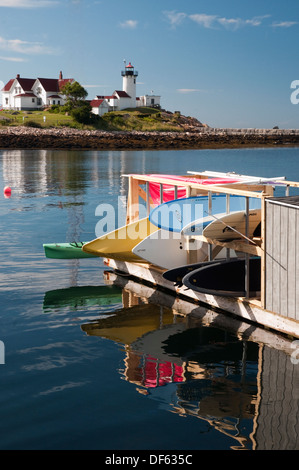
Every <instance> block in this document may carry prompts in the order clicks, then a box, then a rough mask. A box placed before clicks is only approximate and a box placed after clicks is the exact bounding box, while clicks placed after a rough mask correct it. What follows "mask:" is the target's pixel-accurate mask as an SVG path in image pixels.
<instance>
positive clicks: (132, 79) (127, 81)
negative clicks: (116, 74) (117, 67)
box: [121, 62, 138, 108]
mask: <svg viewBox="0 0 299 470" xmlns="http://www.w3.org/2000/svg"><path fill="white" fill-rule="evenodd" d="M121 75H122V77H123V91H125V92H126V93H127V94H128V95H129V96H130V98H131V102H130V107H131V108H135V107H136V78H137V77H138V72H136V70H134V67H133V65H132V64H131V62H129V64H128V65H127V66H125V70H122V72H121ZM128 107H129V106H128Z"/></svg>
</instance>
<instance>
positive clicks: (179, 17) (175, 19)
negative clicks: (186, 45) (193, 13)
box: [163, 11, 187, 27]
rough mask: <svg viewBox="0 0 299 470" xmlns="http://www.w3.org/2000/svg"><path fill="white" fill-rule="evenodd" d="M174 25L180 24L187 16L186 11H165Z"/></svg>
mask: <svg viewBox="0 0 299 470" xmlns="http://www.w3.org/2000/svg"><path fill="white" fill-rule="evenodd" d="M163 13H164V15H165V16H166V18H167V19H168V21H169V23H170V25H171V26H172V27H175V26H178V25H179V24H181V23H182V21H183V20H184V19H185V18H186V17H187V15H186V13H178V12H176V11H164V12H163Z"/></svg>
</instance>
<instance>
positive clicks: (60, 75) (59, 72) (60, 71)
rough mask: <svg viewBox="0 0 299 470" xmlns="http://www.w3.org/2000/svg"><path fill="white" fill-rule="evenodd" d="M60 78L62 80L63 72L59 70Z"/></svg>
mask: <svg viewBox="0 0 299 470" xmlns="http://www.w3.org/2000/svg"><path fill="white" fill-rule="evenodd" d="M59 80H62V72H61V71H60V72H59Z"/></svg>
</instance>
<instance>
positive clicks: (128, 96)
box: [114, 90, 131, 98]
mask: <svg viewBox="0 0 299 470" xmlns="http://www.w3.org/2000/svg"><path fill="white" fill-rule="evenodd" d="M114 93H117V94H118V96H119V97H120V98H131V97H130V95H128V93H127V92H126V91H120V90H119V91H118V90H115V92H114Z"/></svg>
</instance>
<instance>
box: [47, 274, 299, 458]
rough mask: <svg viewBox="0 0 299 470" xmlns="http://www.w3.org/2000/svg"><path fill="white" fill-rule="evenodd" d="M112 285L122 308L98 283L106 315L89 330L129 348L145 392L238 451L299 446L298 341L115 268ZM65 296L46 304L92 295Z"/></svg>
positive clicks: (134, 379)
mask: <svg viewBox="0 0 299 470" xmlns="http://www.w3.org/2000/svg"><path fill="white" fill-rule="evenodd" d="M106 282H107V283H108V284H109V287H112V290H111V291H110V292H111V294H112V296H113V295H118V296H119V295H120V291H115V290H113V289H119V288H121V289H122V291H121V292H122V294H121V295H122V306H121V307H120V305H119V304H118V306H117V307H116V309H115V310H114V311H112V310H110V311H109V309H108V303H109V301H108V297H107V292H105V288H103V290H102V294H103V296H100V297H101V298H99V293H101V291H99V290H97V291H96V288H94V289H95V290H94V291H93V292H92V291H90V293H91V294H92V295H91V297H90V301H91V302H92V303H94V302H95V303H96V302H98V305H99V306H100V307H103V306H104V305H105V302H106V303H107V310H106V315H102V316H101V318H97V319H96V320H93V321H87V322H86V321H85V322H84V323H83V324H82V325H81V328H82V330H83V331H84V332H85V333H86V334H87V335H89V336H98V337H99V338H107V339H109V340H111V341H113V342H117V343H119V344H120V345H121V347H122V350H123V354H124V357H123V366H122V367H120V368H119V370H118V373H119V374H120V377H121V378H122V379H124V380H126V381H128V382H129V383H131V384H132V385H134V387H135V389H136V392H137V393H140V394H142V395H145V396H147V397H148V398H149V399H152V400H156V401H157V402H158V403H159V407H161V408H164V409H165V410H168V411H171V412H173V413H176V414H177V415H179V416H185V417H186V416H188V417H189V418H191V417H193V418H197V419H200V420H201V421H203V422H205V423H206V424H207V425H208V426H209V427H212V428H213V429H214V430H215V431H217V432H219V433H221V434H223V435H225V436H228V437H230V438H231V439H233V440H234V441H235V444H234V445H233V446H232V448H235V449H242V448H243V449H268V450H269V449H281V450H282V449H296V448H297V449H298V447H299V437H298V434H299V433H298V424H297V423H298V418H299V407H298V403H299V402H298V398H299V387H298V385H299V372H298V366H296V365H295V364H293V363H292V361H291V354H292V351H293V349H292V341H291V340H290V339H288V338H285V337H282V336H279V335H277V334H274V333H271V332H269V331H266V330H263V329H260V328H257V327H256V326H252V325H249V324H247V323H243V322H241V321H239V320H236V319H233V318H228V317H227V316H224V315H222V314H221V313H219V312H215V311H212V310H207V309H206V308H203V307H201V306H196V305H194V304H191V303H189V302H185V301H183V300H178V299H175V298H174V297H173V296H171V295H168V294H165V293H163V292H161V291H158V290H156V289H153V288H151V287H147V286H144V285H141V284H139V283H136V282H135V281H132V280H131V279H129V278H125V277H121V276H117V275H115V274H113V273H106ZM79 289H80V288H79ZM97 289H99V288H97ZM60 294H61V292H58V291H56V292H54V293H53V292H51V293H47V295H46V296H45V300H44V307H45V308H46V309H49V308H53V307H56V308H57V307H59V306H61V307H62V308H63V307H65V306H66V305H74V302H75V305H77V304H78V301H79V304H80V305H81V304H82V302H83V303H84V304H85V305H86V301H87V298H88V292H87V291H86V292H85V291H84V292H83V291H82V294H83V296H82V298H81V300H79V299H80V290H78V288H77V291H76V290H72V291H70V290H69V289H68V290H65V292H64V295H62V296H60ZM85 294H86V295H85ZM105 299H106V300H105ZM118 300H119V299H118Z"/></svg>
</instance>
